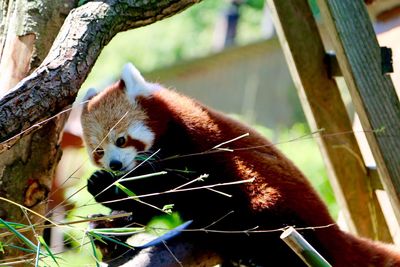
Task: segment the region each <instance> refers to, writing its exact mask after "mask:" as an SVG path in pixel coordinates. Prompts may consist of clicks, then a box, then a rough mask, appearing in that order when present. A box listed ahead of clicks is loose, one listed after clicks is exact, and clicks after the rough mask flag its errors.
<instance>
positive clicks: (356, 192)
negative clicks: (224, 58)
mask: <svg viewBox="0 0 400 267" xmlns="http://www.w3.org/2000/svg"><path fill="white" fill-rule="evenodd" d="M268 3H269V5H270V7H271V10H272V14H273V19H274V21H275V26H276V30H277V33H278V37H279V39H280V41H281V44H282V48H283V51H284V54H285V57H286V60H287V62H288V65H289V69H290V72H291V74H292V77H293V80H294V82H295V85H296V87H297V90H298V93H299V96H300V99H301V102H302V105H303V109H304V111H305V114H306V117H307V120H308V122H309V124H310V127H311V129H312V130H313V131H316V130H319V129H324V130H323V131H322V132H321V134H320V136H319V138H316V140H317V141H318V144H319V147H320V150H321V152H322V154H323V156H324V159H325V163H326V166H327V169H328V174H329V179H330V182H331V185H332V187H333V190H334V192H335V195H336V199H337V201H338V202H339V205H340V207H341V208H342V209H343V212H344V215H345V218H346V221H347V223H348V225H349V228H350V230H351V231H352V232H353V233H355V234H358V235H361V236H365V237H369V238H372V239H379V240H384V241H391V236H390V233H389V231H388V228H387V225H386V223H385V221H384V220H383V221H382V220H380V219H378V218H383V214H382V211H381V209H380V206H379V203H378V202H377V201H376V200H375V199H374V192H373V190H372V188H371V187H370V183H369V181H368V179H367V170H366V168H365V166H364V163H363V161H362V156H361V152H360V149H359V147H358V144H357V141H356V139H355V137H354V134H353V132H352V124H351V122H350V120H349V117H348V115H347V112H346V109H345V106H344V103H343V101H342V99H341V96H340V92H339V89H338V87H337V85H336V83H335V81H334V80H333V79H331V78H330V76H329V73H328V68H327V66H326V63H325V62H326V61H325V59H326V58H325V51H324V47H323V44H322V40H321V38H320V36H319V33H318V29H317V26H316V23H315V20H314V18H313V15H312V13H311V10H310V7H309V5H308V2H307V0H285V1H281V0H268Z"/></svg>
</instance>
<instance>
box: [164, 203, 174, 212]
mask: <svg viewBox="0 0 400 267" xmlns="http://www.w3.org/2000/svg"><path fill="white" fill-rule="evenodd" d="M173 208H174V204H167V205H164V207H163V208H162V210H163V211H164V212H165V213H167V214H172V209H173Z"/></svg>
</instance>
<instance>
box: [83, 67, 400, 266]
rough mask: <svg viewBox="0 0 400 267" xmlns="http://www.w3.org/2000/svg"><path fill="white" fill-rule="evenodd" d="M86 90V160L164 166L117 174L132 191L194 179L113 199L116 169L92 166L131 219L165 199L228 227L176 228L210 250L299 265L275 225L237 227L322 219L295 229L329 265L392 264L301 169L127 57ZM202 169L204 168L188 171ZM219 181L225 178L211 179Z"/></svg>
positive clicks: (101, 197) (226, 257)
mask: <svg viewBox="0 0 400 267" xmlns="http://www.w3.org/2000/svg"><path fill="white" fill-rule="evenodd" d="M89 98H90V101H89V102H88V103H87V104H85V106H84V108H83V111H82V116H81V121H82V127H83V134H84V140H85V143H86V146H87V148H88V151H89V155H90V157H91V159H92V161H93V163H94V164H95V165H97V166H98V167H100V168H103V169H105V170H109V171H114V172H119V173H127V172H131V173H130V174H129V175H130V176H132V175H140V174H146V173H154V172H157V171H166V174H165V175H160V176H155V177H148V178H146V179H140V180H133V181H129V182H123V183H122V184H123V185H124V186H125V187H126V188H128V189H129V190H131V191H133V192H134V193H135V194H136V195H138V196H143V195H146V194H151V193H155V192H165V191H168V190H171V189H174V188H178V187H180V186H182V185H184V184H186V183H188V182H190V181H192V183H191V184H190V186H193V185H196V186H202V187H203V188H202V189H197V190H188V191H183V192H175V193H165V194H154V195H152V196H148V197H145V198H144V197H143V198H140V199H141V200H143V201H144V202H146V203H147V205H144V204H143V203H142V202H138V201H135V200H132V199H125V200H123V201H115V202H113V200H117V199H123V198H126V197H127V195H126V194H125V193H124V192H122V191H121V190H118V188H116V187H115V186H113V187H110V186H109V185H110V184H112V183H113V182H114V181H115V180H116V179H118V177H120V176H118V175H113V174H112V173H111V172H108V171H104V170H103V171H97V172H95V173H94V174H93V175H92V176H91V177H90V179H89V181H88V190H89V192H90V193H91V194H92V195H93V196H94V197H95V199H96V201H98V202H100V203H103V204H104V205H105V206H107V207H109V208H111V209H112V210H125V211H132V212H133V218H134V221H135V222H138V223H142V224H146V223H147V222H148V221H149V220H150V219H151V218H152V217H153V216H155V215H159V214H160V213H161V211H160V210H159V209H157V208H155V207H159V208H161V207H163V206H164V205H166V204H174V209H175V210H176V211H178V212H179V214H180V216H181V217H182V218H183V220H193V223H192V225H191V228H193V229H204V228H205V227H207V226H209V225H212V229H218V230H222V231H234V232H231V233H230V234H227V233H221V232H213V231H209V232H207V231H190V232H184V233H182V236H181V238H182V239H184V240H186V241H190V242H193V243H194V244H198V245H199V246H200V247H205V248H207V249H211V250H213V251H216V252H217V253H218V255H220V256H221V258H222V259H223V263H224V264H227V265H228V266H229V263H232V262H241V263H245V264H246V263H247V264H249V265H250V266H304V263H302V262H301V260H300V259H299V258H298V257H297V256H296V255H295V254H294V253H293V252H292V251H290V249H289V248H288V247H287V246H286V245H285V244H284V243H283V242H282V241H281V240H280V239H279V235H280V233H279V232H272V233H268V232H267V233H251V231H249V232H247V234H245V233H236V232H237V231H240V230H242V231H245V230H247V229H255V228H256V229H257V230H268V229H279V228H282V227H285V226H291V225H294V226H296V227H300V228H302V227H315V226H327V227H325V228H319V229H315V230H304V231H301V233H302V234H303V235H304V236H305V238H306V239H307V240H308V241H310V243H311V244H312V245H313V246H314V247H315V248H316V249H317V251H319V252H320V253H321V254H322V255H323V257H324V258H326V260H327V261H328V262H329V263H330V264H332V266H335V267H351V266H354V267H361V266H371V267H372V266H376V267H377V266H380V267H381V266H382V267H383V266H386V267H389V266H392V267H393V266H400V253H399V252H398V251H395V249H393V248H392V247H390V246H389V245H385V244H381V243H378V242H373V241H369V240H366V239H362V238H357V237H355V236H352V235H350V234H347V233H345V232H343V231H341V230H340V229H339V228H338V227H337V226H336V225H335V224H334V223H335V222H334V220H333V219H332V218H331V216H330V215H329V213H328V210H327V208H326V206H325V205H324V203H323V202H322V201H321V199H320V198H319V196H318V195H317V193H316V192H315V191H314V189H313V188H312V186H311V185H310V183H309V182H308V181H307V179H306V178H305V177H304V175H303V174H302V173H301V172H300V171H299V170H298V169H297V168H296V167H295V166H294V164H293V163H292V162H291V161H290V160H289V159H287V158H286V157H285V156H284V155H283V154H282V153H281V152H279V151H278V150H277V149H276V148H275V147H274V146H273V145H272V144H271V143H270V142H269V141H268V140H266V139H265V138H264V137H262V136H261V135H260V134H258V133H257V132H256V131H254V130H253V129H251V128H249V127H247V126H245V125H244V124H242V123H240V122H238V121H236V120H233V119H231V118H230V117H227V116H225V115H223V114H221V113H219V112H217V111H215V110H213V109H211V108H209V107H206V106H205V105H203V104H201V103H199V102H197V101H195V100H193V99H191V98H189V97H187V96H184V95H182V94H180V93H178V92H176V91H174V90H170V89H166V88H163V87H161V86H160V85H157V84H152V83H149V82H147V81H145V80H144V78H143V77H142V76H141V74H140V73H139V71H138V70H137V69H136V68H135V67H134V66H133V65H132V64H127V65H126V66H125V67H124V68H123V71H122V75H121V79H120V80H119V81H117V82H116V83H115V84H113V85H111V86H110V87H108V88H107V89H105V90H104V91H103V92H101V93H98V94H96V93H94V92H93V91H91V93H89ZM245 134H248V135H245ZM238 137H240V138H238ZM156 151H157V153H155V152H156ZM152 153H155V155H154V157H153V158H151V159H148V160H147V161H143V160H139V159H138V158H140V156H143V155H150V154H152ZM202 174H207V176H208V177H207V178H204V179H203V180H202V181H200V179H198V180H195V181H194V179H196V178H198V177H199V176H201V175H202ZM226 183H228V184H230V185H226V186H220V187H211V186H212V185H220V184H226ZM207 186H210V187H207ZM108 187H110V188H108ZM331 224H332V225H331ZM328 225H331V226H328ZM207 229H210V228H207ZM235 231H236V232H235ZM234 266H239V265H234Z"/></svg>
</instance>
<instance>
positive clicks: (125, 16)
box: [0, 0, 201, 265]
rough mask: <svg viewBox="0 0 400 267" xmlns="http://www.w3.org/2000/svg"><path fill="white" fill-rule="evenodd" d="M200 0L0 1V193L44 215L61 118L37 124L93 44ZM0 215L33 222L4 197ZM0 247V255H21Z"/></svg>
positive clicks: (74, 82) (83, 72)
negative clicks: (1, 249)
mask: <svg viewBox="0 0 400 267" xmlns="http://www.w3.org/2000/svg"><path fill="white" fill-rule="evenodd" d="M200 1H201V0H150V1H149V0H136V1H130V0H105V1H95V2H89V3H87V4H85V5H84V6H82V7H79V8H77V9H74V10H73V11H71V9H72V8H73V7H75V5H76V3H77V1H76V0H0V153H1V154H0V197H3V198H6V199H8V200H10V201H13V202H16V203H19V204H22V205H24V206H25V207H29V208H31V209H32V210H34V211H36V212H38V213H39V214H45V212H46V200H47V197H48V192H49V189H50V185H51V180H52V178H53V176H54V173H55V168H56V165H57V163H58V161H59V159H60V156H61V150H60V148H59V139H60V135H61V130H62V127H63V125H64V121H65V116H64V115H63V116H57V117H55V118H53V119H51V120H49V121H48V122H46V123H41V122H43V121H44V120H46V119H48V118H50V117H52V116H55V115H56V114H58V113H59V112H60V111H62V110H65V109H66V108H68V107H69V106H70V105H71V104H72V103H73V101H74V100H75V97H76V95H77V92H78V89H79V88H80V86H81V84H82V83H83V81H84V80H85V78H86V77H87V75H88V73H89V71H90V69H91V67H92V66H93V64H94V63H95V61H96V59H97V57H98V55H99V54H100V51H101V49H102V48H103V47H104V46H105V45H106V44H107V43H108V42H109V41H110V40H111V38H112V37H113V36H114V35H115V34H116V33H118V32H120V31H124V30H128V29H131V28H136V27H140V26H144V25H147V24H150V23H153V22H155V21H158V20H161V19H163V18H165V17H169V16H172V15H173V14H175V13H178V12H180V11H181V10H183V9H185V8H186V7H189V6H190V5H192V4H194V3H197V2H200ZM67 15H68V17H67ZM65 18H67V19H65ZM63 23H64V25H63V26H62V24H63ZM61 26H62V27H61ZM57 33H58V36H57V38H56V35H57ZM46 55H47V56H46ZM24 78H25V79H24ZM22 79H23V80H22ZM21 80H22V81H21ZM38 123H40V126H39V125H38ZM27 214H28V216H29V218H28V216H27ZM0 217H1V218H2V219H4V220H6V221H11V222H22V223H28V224H34V223H36V222H38V221H40V220H39V219H40V218H39V217H37V216H33V214H32V213H30V212H27V213H25V212H24V211H23V210H22V209H21V208H20V207H18V206H17V205H15V204H12V203H10V202H7V201H4V200H0ZM35 234H40V232H38V233H34V232H33V231H32V232H31V233H30V238H31V239H32V240H33V242H34V243H37V241H36V239H35V237H34V236H35ZM0 242H2V243H3V244H6V245H7V244H9V243H10V242H17V241H16V239H15V238H14V239H10V240H6V239H0ZM19 245H20V244H19ZM5 249H6V253H5V254H3V255H1V254H0V259H1V258H2V257H9V258H12V257H15V256H21V255H20V254H21V253H23V252H22V251H21V250H16V249H14V250H9V249H7V247H5ZM24 254H25V255H23V256H25V257H26V256H28V257H29V255H26V253H24ZM22 262H23V261H22ZM0 265H1V262H0Z"/></svg>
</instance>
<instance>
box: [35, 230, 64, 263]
mask: <svg viewBox="0 0 400 267" xmlns="http://www.w3.org/2000/svg"><path fill="white" fill-rule="evenodd" d="M38 240H39V242H40V244H42V246H43V247H44V248H45V249H46V251H47V253H48V254H49V256H50V257H51V258H52V259H53V261H54V262H55V264H57V266H60V265H59V264H58V262H57V260H56V257H55V256H54V254H53V253H52V252H51V250H50V248H49V246H48V245H47V244H46V241H44V239H43V237H42V236H38Z"/></svg>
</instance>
